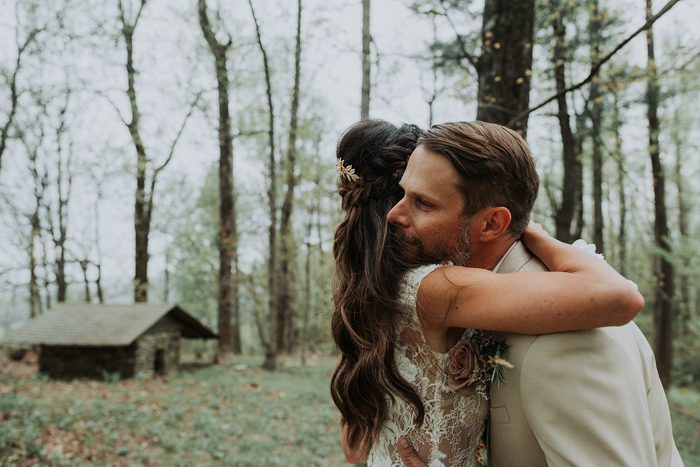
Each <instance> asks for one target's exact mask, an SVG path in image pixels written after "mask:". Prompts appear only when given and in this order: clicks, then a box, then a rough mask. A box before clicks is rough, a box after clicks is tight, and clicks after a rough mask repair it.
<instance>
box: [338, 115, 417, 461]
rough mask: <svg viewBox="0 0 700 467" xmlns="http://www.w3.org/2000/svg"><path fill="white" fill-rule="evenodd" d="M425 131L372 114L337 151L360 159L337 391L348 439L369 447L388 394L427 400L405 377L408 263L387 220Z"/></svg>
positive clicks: (345, 183)
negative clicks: (402, 296) (401, 337)
mask: <svg viewBox="0 0 700 467" xmlns="http://www.w3.org/2000/svg"><path fill="white" fill-rule="evenodd" d="M420 133H421V130H420V129H419V128H418V127H417V126H415V125H403V126H401V127H400V128H397V127H396V126H394V125H392V124H391V123H388V122H384V121H381V120H364V121H361V122H359V123H357V124H355V125H353V126H352V127H350V128H349V129H348V130H347V131H346V132H345V134H344V135H343V137H342V138H341V139H340V142H339V143H338V148H337V153H336V155H337V158H338V160H339V161H340V160H342V162H343V165H344V166H345V167H348V166H352V168H353V169H355V174H356V175H359V179H358V180H349V179H348V178H347V177H344V176H342V175H341V176H340V177H339V182H338V193H339V194H340V196H341V197H342V207H343V210H344V211H345V219H343V221H342V222H341V223H340V225H338V228H337V229H336V231H335V241H334V244H333V254H334V256H335V286H334V292H333V302H334V307H333V314H332V316H331V332H332V334H333V339H334V340H335V343H336V345H337V347H338V350H339V351H340V354H341V355H340V362H339V363H338V365H337V367H336V368H335V371H334V372H333V377H332V379H331V394H332V396H333V401H334V402H335V405H336V406H337V407H338V409H339V410H340V413H341V415H342V420H341V423H342V424H343V426H344V427H345V428H346V430H347V443H348V446H349V447H350V448H351V449H353V450H355V451H358V452H362V453H364V454H367V453H368V450H369V448H370V447H371V445H372V442H373V441H374V440H375V439H376V438H377V436H378V434H379V431H380V430H381V428H382V424H383V423H384V420H385V418H386V416H387V412H388V400H387V397H388V398H389V399H390V400H394V398H395V397H400V398H402V399H404V400H406V401H407V402H408V403H409V404H411V405H413V406H414V407H415V409H416V422H417V423H418V424H420V423H422V421H423V417H424V408H423V403H422V401H421V399H420V396H419V395H418V394H417V393H416V391H415V390H414V389H413V388H412V387H411V386H410V385H409V384H408V383H407V382H406V381H405V380H404V379H403V378H402V377H401V375H400V374H399V372H398V368H397V366H396V362H395V361H394V342H395V339H396V334H395V329H396V325H397V324H398V323H399V320H401V319H404V318H405V317H406V316H405V312H404V311H403V309H402V307H401V305H400V303H399V301H398V299H399V286H400V283H401V278H402V276H403V273H404V272H405V271H406V270H407V268H408V264H406V263H405V262H404V261H403V260H402V255H401V251H399V250H400V249H401V247H400V245H399V242H398V239H397V238H396V236H395V235H394V234H393V232H394V230H393V227H391V226H390V225H389V224H388V222H387V214H388V213H389V210H391V208H392V207H393V206H394V205H395V204H396V203H397V202H398V201H399V200H400V199H401V198H402V197H403V191H402V190H401V187H400V186H399V184H398V182H399V181H400V180H401V176H402V175H403V171H404V169H405V167H406V162H407V161H408V157H409V156H410V154H411V152H413V150H414V149H415V147H416V142H417V140H418V137H419V136H420Z"/></svg>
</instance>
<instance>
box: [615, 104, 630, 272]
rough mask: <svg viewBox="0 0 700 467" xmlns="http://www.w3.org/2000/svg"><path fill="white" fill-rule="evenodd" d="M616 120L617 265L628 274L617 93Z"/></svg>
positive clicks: (622, 154)
mask: <svg viewBox="0 0 700 467" xmlns="http://www.w3.org/2000/svg"><path fill="white" fill-rule="evenodd" d="M614 110H615V121H614V127H613V131H614V133H615V155H616V157H617V190H618V191H617V196H618V198H619V199H618V202H619V203H620V205H619V212H620V227H619V230H618V235H617V244H618V247H617V248H618V261H617V267H618V271H619V273H620V274H622V275H623V276H624V275H626V274H627V195H626V193H625V189H626V186H625V154H624V153H623V152H622V136H621V135H620V129H621V128H622V119H621V118H620V107H619V104H618V102H617V95H615V109H614Z"/></svg>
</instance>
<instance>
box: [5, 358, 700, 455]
mask: <svg viewBox="0 0 700 467" xmlns="http://www.w3.org/2000/svg"><path fill="white" fill-rule="evenodd" d="M289 363H291V364H292V366H284V362H283V364H282V365H280V370H279V371H277V372H275V373H268V372H264V371H262V370H260V369H258V367H259V366H260V364H261V360H260V359H258V358H252V357H248V358H243V357H239V358H236V359H234V360H232V361H231V362H229V364H227V365H220V366H204V367H199V368H191V367H190V368H189V369H187V368H186V369H185V370H183V371H182V372H181V373H180V374H179V375H178V376H175V377H171V378H169V379H167V380H159V379H148V380H142V381H139V380H126V381H116V382H98V381H73V382H59V381H51V380H48V379H46V378H43V377H41V376H39V375H37V374H36V366H35V365H34V364H26V363H21V362H10V361H9V360H8V359H6V358H5V357H0V422H1V423H0V467H5V466H8V467H9V466H18V467H24V466H34V465H39V466H44V465H56V466H80V465H96V466H104V465H111V466H178V465H179V466H199V465H201V466H256V467H257V466H341V465H348V464H347V463H346V462H345V460H344V458H343V454H342V452H341V450H340V434H339V430H338V425H337V423H338V413H337V411H336V409H335V406H333V403H332V401H331V398H330V394H329V390H328V382H329V378H330V372H331V370H332V368H333V364H334V360H333V359H332V358H330V357H321V358H315V359H311V360H309V363H310V365H308V366H305V367H300V366H298V365H294V363H295V362H294V360H290V361H289ZM242 365H245V366H246V368H245V369H242ZM668 397H669V403H670V406H671V414H672V418H673V428H674V434H675V437H676V443H677V445H678V448H679V450H680V451H681V455H682V457H683V460H684V462H685V465H686V467H700V442H698V440H699V439H700V392H698V391H694V390H692V389H680V390H679V389H672V390H671V391H669V394H668Z"/></svg>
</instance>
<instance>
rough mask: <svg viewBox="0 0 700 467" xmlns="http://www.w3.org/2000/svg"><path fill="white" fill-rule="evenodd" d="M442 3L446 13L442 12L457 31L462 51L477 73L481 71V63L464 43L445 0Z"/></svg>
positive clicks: (455, 31)
mask: <svg viewBox="0 0 700 467" xmlns="http://www.w3.org/2000/svg"><path fill="white" fill-rule="evenodd" d="M440 5H441V6H442V9H443V10H444V13H443V14H442V15H443V16H444V17H445V19H446V20H447V22H448V23H450V26H451V27H452V30H453V31H454V33H455V36H457V43H459V48H460V49H462V53H463V54H464V57H465V58H466V59H467V60H469V63H471V65H472V66H473V67H474V71H476V73H477V74H478V73H479V64H478V61H477V59H476V58H475V57H474V56H473V55H472V54H471V53H469V52H468V51H467V45H466V44H465V43H464V41H463V40H462V36H461V35H460V34H459V32H457V28H456V27H455V24H454V23H453V22H452V18H450V15H448V14H447V7H446V6H445V0H440Z"/></svg>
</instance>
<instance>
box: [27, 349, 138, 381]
mask: <svg viewBox="0 0 700 467" xmlns="http://www.w3.org/2000/svg"><path fill="white" fill-rule="evenodd" d="M135 361H136V345H135V344H131V345H129V346H125V347H76V346H54V345H42V346H41V351H40V354H39V371H40V372H41V373H44V374H46V375H48V376H50V377H51V378H56V379H73V378H90V379H99V380H102V379H105V378H109V377H114V376H115V375H118V377H119V378H130V377H133V376H134V363H135Z"/></svg>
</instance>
